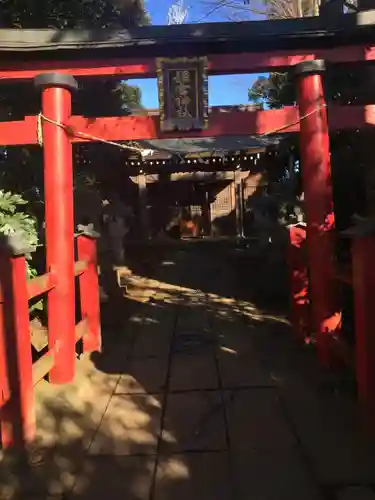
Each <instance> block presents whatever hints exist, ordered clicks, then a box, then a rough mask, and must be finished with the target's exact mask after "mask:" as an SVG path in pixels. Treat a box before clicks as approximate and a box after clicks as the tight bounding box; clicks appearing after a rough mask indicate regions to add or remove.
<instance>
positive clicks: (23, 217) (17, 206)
mask: <svg viewBox="0 0 375 500" xmlns="http://www.w3.org/2000/svg"><path fill="white" fill-rule="evenodd" d="M27 204H28V202H27V201H26V200H25V199H24V198H23V197H22V196H20V195H19V194H15V193H11V192H10V191H4V190H0V233H2V234H5V235H12V234H15V235H17V237H18V239H19V242H20V245H21V246H22V247H23V248H25V249H27V250H30V251H33V250H36V248H37V246H38V231H37V224H36V219H35V218H34V217H32V216H31V215H30V214H28V213H26V212H25V211H23V210H22V209H23V208H25V206H26V205H27ZM26 259H27V261H26V270H27V278H28V279H31V278H34V277H35V276H36V275H37V271H36V269H35V268H34V267H33V266H32V264H31V262H30V261H31V254H27V255H26ZM29 310H30V312H32V311H36V310H38V311H41V310H43V300H38V301H37V302H35V303H33V304H32V305H31V307H30V309H29Z"/></svg>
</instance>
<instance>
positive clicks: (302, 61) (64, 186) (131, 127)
mask: <svg viewBox="0 0 375 500" xmlns="http://www.w3.org/2000/svg"><path fill="white" fill-rule="evenodd" d="M318 57H323V58H324V59H325V60H328V61H331V62H334V63H336V62H346V61H358V60H364V61H370V60H373V59H374V58H375V47H371V48H367V49H364V48H362V47H344V48H338V49H327V50H318V51H314V52H310V53H308V52H306V51H305V52H303V51H299V53H296V54H285V53H280V54H277V53H273V54H239V55H233V54H232V55H229V56H228V55H218V54H216V55H212V56H208V61H209V68H210V69H211V70H212V71H213V72H215V73H236V72H237V73H243V72H246V73H249V72H253V71H260V69H262V70H272V69H274V68H279V67H293V70H294V73H295V79H296V86H297V90H298V108H299V109H297V108H294V107H290V108H284V109H282V110H275V111H256V112H251V113H243V112H239V113H232V114H222V115H220V114H213V116H212V117H211V119H210V125H209V127H208V129H207V130H204V131H201V132H190V133H189V134H187V133H185V132H173V133H168V134H161V132H160V128H159V122H158V118H157V117H154V116H152V117H148V116H136V117H133V116H130V117H121V118H117V117H115V118H96V119H86V118H84V117H77V116H71V93H72V92H73V91H76V90H77V87H78V86H77V82H76V80H75V78H74V76H94V75H95V76H103V75H115V76H116V77H117V78H118V77H122V78H123V77H124V76H125V75H126V76H127V77H129V76H140V75H142V76H150V75H153V74H154V73H155V71H156V70H155V62H154V60H142V61H139V62H137V61H133V60H129V61H126V60H121V61H110V60H109V61H108V60H107V61H104V60H102V61H90V60H87V61H85V62H84V63H82V62H79V61H67V62H53V61H52V62H47V63H46V62H34V63H33V62H31V63H22V64H18V65H17V64H16V65H15V67H12V65H11V64H10V65H9V64H8V67H7V68H6V69H0V78H5V79H8V80H9V79H12V80H14V81H19V80H23V79H31V78H35V85H36V86H37V87H38V88H39V89H41V91H42V113H41V115H40V116H39V117H35V116H34V117H26V118H25V120H23V121H18V122H7V123H2V124H0V143H1V144H3V145H16V144H19V145H21V144H37V143H40V144H41V143H42V144H43V147H44V172H45V193H46V194H45V206H46V242H47V271H48V272H47V274H46V275H44V276H43V283H39V282H38V283H36V282H34V285H32V284H31V283H29V284H28V285H27V286H26V283H25V284H24V285H22V286H20V289H21V291H22V293H21V292H20V291H19V290H18V283H17V280H19V283H21V281H22V280H23V281H24V275H25V273H24V261H22V260H20V259H19V258H18V257H15V256H13V257H11V258H10V259H9V257H4V256H3V259H2V260H3V262H2V265H1V266H0V270H1V268H2V275H3V277H4V276H11V280H10V281H9V279H8V282H7V283H5V282H4V281H3V296H4V300H5V299H6V297H8V299H7V300H8V302H7V303H8V305H9V304H10V305H11V306H12V310H13V311H15V312H13V319H14V321H13V324H12V325H10V326H9V325H8V326H6V328H5V329H6V330H7V329H8V330H12V331H13V332H14V333H15V335H16V339H17V342H18V344H17V345H18V352H17V353H16V355H15V358H14V359H15V360H16V361H17V363H16V367H15V368H14V370H15V371H16V372H17V373H14V374H13V379H17V380H18V382H17V383H18V387H19V399H20V404H19V407H18V409H17V411H18V414H17V415H15V413H14V407H12V408H13V411H10V413H9V412H8V413H7V410H6V408H7V404H6V403H5V404H3V411H2V419H3V421H4V420H5V422H6V423H8V424H9V425H10V426H11V427H12V426H13V428H12V430H11V431H10V432H9V433H7V434H6V437H5V439H4V438H3V442H4V444H8V445H9V444H11V443H12V442H13V443H16V444H23V443H25V441H27V440H29V439H32V437H33V424H32V413H33V412H32V402H31V396H32V378H31V377H32V366H31V357H30V354H29V353H28V349H29V344H27V343H28V342H29V340H28V311H27V307H26V306H25V305H27V300H28V298H30V297H32V296H34V295H35V294H36V293H34V295H33V294H32V292H30V287H32V286H34V287H37V288H38V293H42V292H45V291H48V293H49V318H48V323H49V325H48V327H49V347H50V356H51V357H52V358H53V364H52V365H51V370H50V378H51V382H53V383H67V382H69V381H71V380H72V378H73V376H74V367H75V345H76V338H77V330H76V326H75V316H74V305H75V291H74V277H75V276H76V275H77V274H82V272H81V271H82V269H81V268H80V265H82V262H81V264H80V263H78V268H79V269H78V270H77V264H76V265H75V263H74V219H73V164H72V142H73V141H90V140H91V141H119V140H136V139H152V138H158V137H163V138H166V137H179V136H187V135H190V136H194V137H199V136H215V135H216V136H217V135H233V134H241V133H242V134H243V133H244V132H246V133H248V134H267V133H274V132H296V131H299V133H300V150H301V163H302V172H303V187H304V193H305V203H306V211H307V218H308V225H307V233H308V240H307V244H308V256H309V259H308V260H309V269H310V276H311V278H310V290H311V293H310V296H311V301H312V311H313V322H312V328H313V330H314V332H315V333H316V336H317V348H318V354H319V359H320V361H321V362H322V364H323V366H325V367H327V366H329V365H330V364H331V350H330V342H329V339H330V337H331V336H334V335H335V334H337V333H338V330H339V323H340V322H339V315H338V313H339V311H340V310H339V305H338V303H337V293H336V276H335V270H334V263H333V254H334V251H333V232H332V230H333V228H334V216H333V202H332V186H331V166H330V153H329V134H328V123H329V124H330V126H331V128H334V129H335V128H336V129H342V128H359V127H363V126H373V125H374V123H375V109H374V107H373V106H363V107H354V106H348V107H332V108H330V119H329V122H328V120H327V110H326V103H325V100H324V95H323V86H322V76H321V75H322V73H323V72H324V69H325V68H324V62H323V61H322V60H320V59H317V58H318ZM52 70H56V71H52ZM88 241H91V240H88V239H87V237H86V239H84V240H82V242H81V254H82V261H84V267H83V269H85V266H86V268H87V269H88V270H89V271H90V270H91V271H90V272H87V273H85V274H84V275H83V276H86V278H85V281H84V286H83V288H84V290H86V292H85V293H84V294H83V297H82V299H81V303H82V309H83V316H84V317H85V318H88V320H89V322H90V328H89V334H88V336H86V337H85V339H86V350H87V351H92V350H95V349H99V348H100V332H99V324H98V320H99V311H98V290H97V289H98V284H97V274H96V267H95V266H96V257H95V251H94V249H93V247H92V245H91V246H90V244H89V243H88ZM80 260H81V258H80ZM9 262H10V268H11V272H10V274H9V273H8V274H6V273H5V271H4V269H5V268H6V267H7V266H8V267H9ZM6 284H8V289H7V288H6ZM16 284H17V286H16ZM81 292H82V291H81ZM4 312H5V307H4ZM360 333H361V332H360ZM78 336H79V335H78ZM6 343H7V342H5V344H6ZM25 344H26V345H27V346H28V347H27V348H26V347H25ZM0 348H1V346H0ZM373 354H374V353H373V352H372V351H371V352H368V351H366V349H365V348H364V349H363V350H362V352H361V353H360V354H358V356H359V357H358V361H359V362H360V363H362V362H363V360H364V358H366V359H367V360H368V359H369V357H370V356H372V355H373ZM3 356H4V352H3ZM0 361H1V360H0ZM7 361H8V364H9V359H8V360H7ZM365 364H366V366H370V363H368V361H367V362H366V363H365ZM0 365H1V362H0ZM14 370H13V371H14ZM358 373H360V371H358ZM361 373H362V372H361ZM2 375H3V379H4V380H6V381H8V379H7V377H6V374H2ZM43 375H44V374H43ZM372 375H373V374H372V372H371V373H370V371H369V370H368V371H367V372H366V373H362V375H361V377H362V378H361V379H360V380H358V382H359V388H360V393H361V388H362V387H363V388H364V387H365V386H366V391H363V394H364V395H365V396H366V398H367V399H371V398H372V399H374V398H375V395H374V394H373V392H372V391H373V390H374V388H373V387H371V388H370V390H368V387H369V380H370V379H371V378H372ZM8 378H9V377H8ZM11 382H12V380H11ZM13 383H14V380H13ZM6 392H7V391H4V394H6ZM8 392H9V391H8ZM8 396H9V394H8ZM3 399H4V397H3ZM3 403H4V401H3Z"/></svg>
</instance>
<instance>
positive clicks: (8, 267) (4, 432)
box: [0, 236, 35, 449]
mask: <svg viewBox="0 0 375 500" xmlns="http://www.w3.org/2000/svg"><path fill="white" fill-rule="evenodd" d="M29 251H30V250H29V249H25V248H22V244H20V242H19V241H18V238H16V237H15V236H14V237H13V236H9V237H4V236H2V237H1V238H0V283H1V301H2V304H1V305H2V318H1V319H2V323H1V325H0V336H1V338H0V342H1V343H2V344H3V346H4V354H5V361H6V370H5V372H6V378H7V382H6V386H7V387H8V391H7V394H4V396H5V397H3V401H2V407H1V438H2V445H3V447H4V448H9V447H15V448H17V449H25V447H26V445H27V443H29V442H31V441H33V440H34V438H35V414H34V393H33V382H32V354H31V340H30V321H29V302H28V291H27V271H26V259H25V254H27V253H29Z"/></svg>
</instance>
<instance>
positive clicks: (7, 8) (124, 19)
mask: <svg viewBox="0 0 375 500" xmlns="http://www.w3.org/2000/svg"><path fill="white" fill-rule="evenodd" d="M0 10H1V27H4V28H5V27H6V28H25V29H27V28H28V29H43V28H55V29H69V28H70V29H71V28H86V29H98V28H99V29H100V28H121V27H129V26H139V25H142V24H148V23H149V18H148V16H147V14H146V12H145V8H144V3H143V0H135V1H134V0H122V1H119V2H117V3H115V2H112V1H111V0H1V1H0Z"/></svg>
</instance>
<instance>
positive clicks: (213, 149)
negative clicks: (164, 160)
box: [137, 135, 280, 160]
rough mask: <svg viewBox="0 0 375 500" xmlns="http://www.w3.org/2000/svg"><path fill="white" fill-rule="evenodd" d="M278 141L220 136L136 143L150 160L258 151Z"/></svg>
mask: <svg viewBox="0 0 375 500" xmlns="http://www.w3.org/2000/svg"><path fill="white" fill-rule="evenodd" d="M279 142H280V139H279V138H278V137H276V136H274V137H271V136H267V137H263V138H262V137H252V136H245V135H244V136H221V137H197V138H183V139H155V140H149V141H145V140H143V141H137V144H139V145H140V146H141V147H142V148H143V149H146V150H150V154H148V155H145V156H144V157H143V159H144V160H149V159H150V160H152V158H153V153H152V152H151V151H155V152H156V153H159V154H156V155H155V156H158V157H162V156H164V157H167V156H168V155H170V156H172V155H181V156H186V155H194V154H196V155H199V154H204V153H211V154H212V156H223V155H225V154H228V153H233V154H234V153H235V152H240V151H249V152H251V150H252V149H255V150H259V149H261V148H266V147H267V146H271V145H276V144H279Z"/></svg>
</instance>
